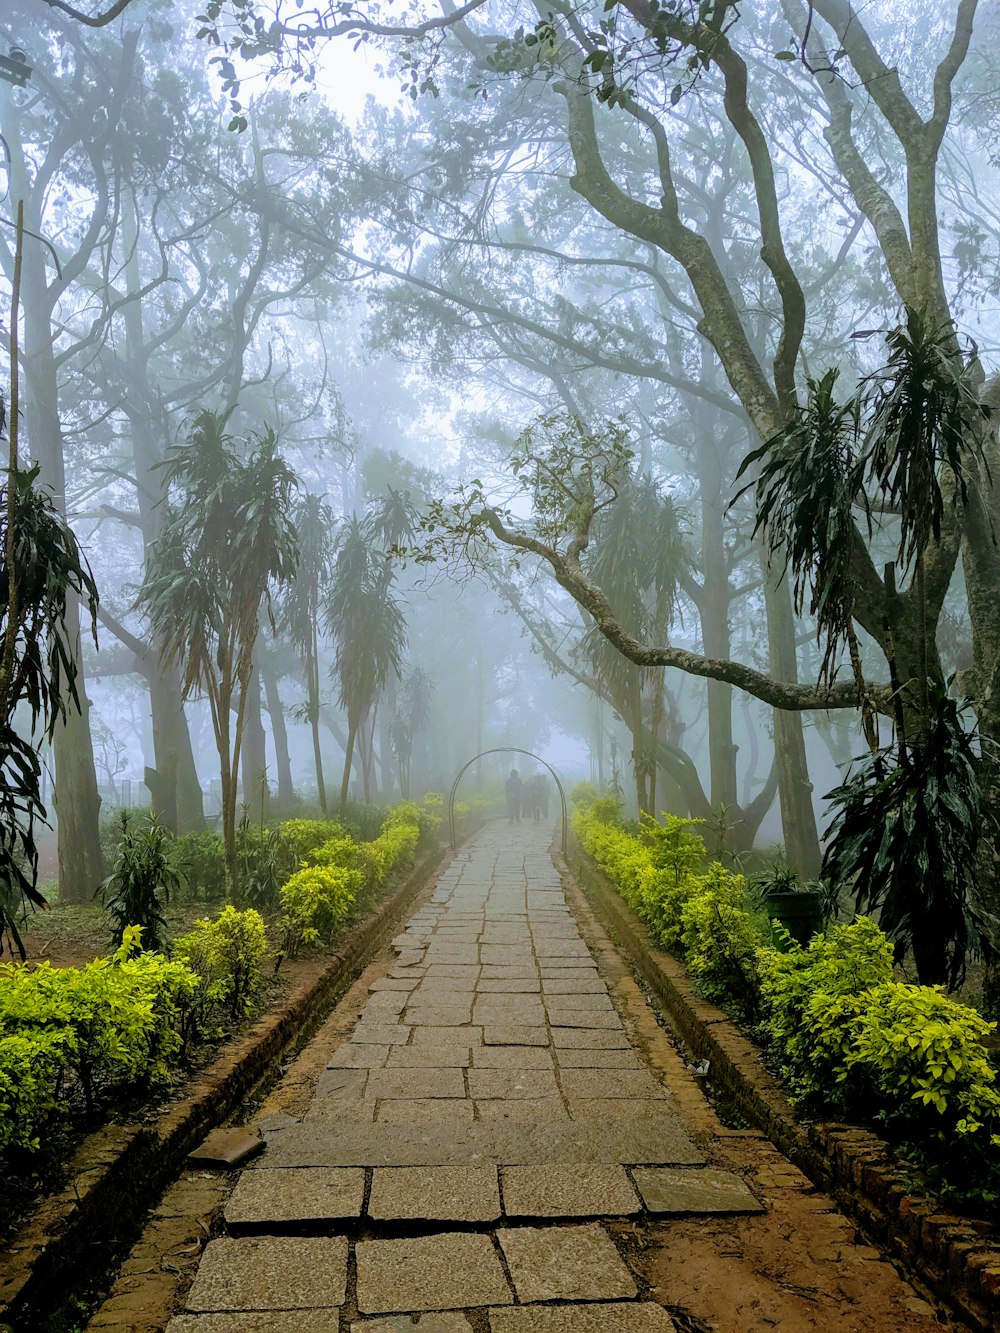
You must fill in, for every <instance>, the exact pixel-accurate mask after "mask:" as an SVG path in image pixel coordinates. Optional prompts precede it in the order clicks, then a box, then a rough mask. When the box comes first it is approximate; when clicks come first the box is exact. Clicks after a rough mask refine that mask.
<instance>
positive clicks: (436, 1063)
mask: <svg viewBox="0 0 1000 1333" xmlns="http://www.w3.org/2000/svg"><path fill="white" fill-rule="evenodd" d="M477 1049H483V1048H482V1047H480V1048H477ZM470 1052H471V1047H469V1046H459V1045H458V1044H457V1043H456V1044H454V1045H451V1044H448V1043H444V1042H442V1043H440V1044H435V1045H433V1046H393V1047H392V1049H391V1050H390V1052H389V1058H388V1060H387V1061H386V1068H387V1069H464V1068H465V1067H466V1066H467V1065H469V1064H471V1063H472V1056H471V1054H470Z"/></svg>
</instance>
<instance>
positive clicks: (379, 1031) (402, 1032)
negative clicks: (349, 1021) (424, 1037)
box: [351, 1023, 410, 1046]
mask: <svg viewBox="0 0 1000 1333" xmlns="http://www.w3.org/2000/svg"><path fill="white" fill-rule="evenodd" d="M409 1038H410V1029H409V1028H408V1027H405V1026H404V1025H403V1024H402V1023H359V1024H358V1026H357V1027H356V1028H355V1029H354V1031H353V1032H352V1033H351V1041H352V1042H356V1043H360V1044H362V1045H370V1046H405V1045H406V1043H407V1041H409Z"/></svg>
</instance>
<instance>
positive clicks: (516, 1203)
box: [502, 1166, 642, 1217]
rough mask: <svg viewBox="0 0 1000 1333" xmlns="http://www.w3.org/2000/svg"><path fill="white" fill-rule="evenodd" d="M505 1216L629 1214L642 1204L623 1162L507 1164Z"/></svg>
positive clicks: (505, 1175)
mask: <svg viewBox="0 0 1000 1333" xmlns="http://www.w3.org/2000/svg"><path fill="white" fill-rule="evenodd" d="M502 1180H503V1206H504V1212H505V1213H506V1214H507V1216H508V1217H629V1216H632V1215H633V1214H635V1213H638V1212H641V1211H642V1204H641V1202H640V1200H639V1196H638V1194H636V1192H635V1188H634V1187H633V1185H632V1183H631V1181H630V1180H629V1178H628V1176H627V1175H626V1173H625V1168H624V1167H622V1166H507V1167H504V1169H503V1172H502Z"/></svg>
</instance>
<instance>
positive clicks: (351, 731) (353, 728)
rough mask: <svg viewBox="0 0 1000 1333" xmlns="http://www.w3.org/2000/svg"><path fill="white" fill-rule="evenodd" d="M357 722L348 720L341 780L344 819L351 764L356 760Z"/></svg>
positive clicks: (341, 809)
mask: <svg viewBox="0 0 1000 1333" xmlns="http://www.w3.org/2000/svg"><path fill="white" fill-rule="evenodd" d="M357 731H358V728H357V724H356V723H353V722H348V724H347V749H346V750H345V752H344V776H343V777H342V778H341V781H340V818H341V819H343V818H344V816H345V815H346V813H347V796H348V793H349V792H350V789H351V764H352V762H353V760H354V739H355V737H356V735H357Z"/></svg>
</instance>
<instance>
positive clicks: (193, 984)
mask: <svg viewBox="0 0 1000 1333" xmlns="http://www.w3.org/2000/svg"><path fill="white" fill-rule="evenodd" d="M139 934H140V931H139V928H138V927H136V926H132V927H129V928H127V929H126V931H125V933H124V938H123V941H122V945H121V947H120V948H119V950H118V952H117V953H116V954H115V956H114V957H113V958H99V959H95V961H94V962H92V963H88V964H87V965H86V966H85V967H52V966H51V965H50V964H49V963H42V964H39V965H38V966H37V967H28V966H26V965H24V964H23V963H8V964H6V965H5V966H3V967H0V1052H2V1056H0V1058H2V1059H3V1066H2V1067H3V1073H2V1075H0V1148H2V1147H4V1146H12V1145H13V1146H20V1147H27V1148H31V1147H34V1146H36V1145H37V1139H38V1134H39V1131H40V1129H41V1128H42V1126H43V1125H44V1123H45V1121H46V1120H47V1119H48V1118H49V1117H50V1116H51V1115H52V1114H54V1113H55V1112H56V1111H61V1110H63V1109H64V1107H65V1093H66V1088H65V1082H66V1079H65V1076H66V1074H67V1073H68V1072H72V1073H73V1074H75V1076H76V1079H77V1082H78V1085H79V1087H80V1088H81V1090H82V1091H83V1094H84V1097H85V1098H86V1101H87V1105H88V1107H90V1106H92V1105H93V1102H94V1099H95V1095H96V1093H97V1092H98V1091H99V1089H100V1088H101V1087H103V1086H105V1085H120V1084H133V1083H138V1082H141V1081H155V1080H160V1079H165V1078H166V1077H167V1076H168V1074H169V1072H170V1068H171V1064H172V1062H173V1060H174V1058H175V1057H176V1055H177V1053H178V1052H179V1050H180V1048H181V1045H182V1042H183V1038H182V1036H181V1025H182V1016H183V1014H184V1012H185V1010H186V1009H187V1007H188V1006H189V1005H190V1003H191V1000H192V997H193V996H194V994H195V991H196V989H197V986H198V978H197V977H196V976H195V974H194V973H193V972H192V971H191V970H190V968H187V967H185V966H184V964H183V963H180V962H175V961H171V960H169V959H167V958H164V957H163V955H162V954H156V953H136V952H135V949H136V947H137V944H138V939H139Z"/></svg>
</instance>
